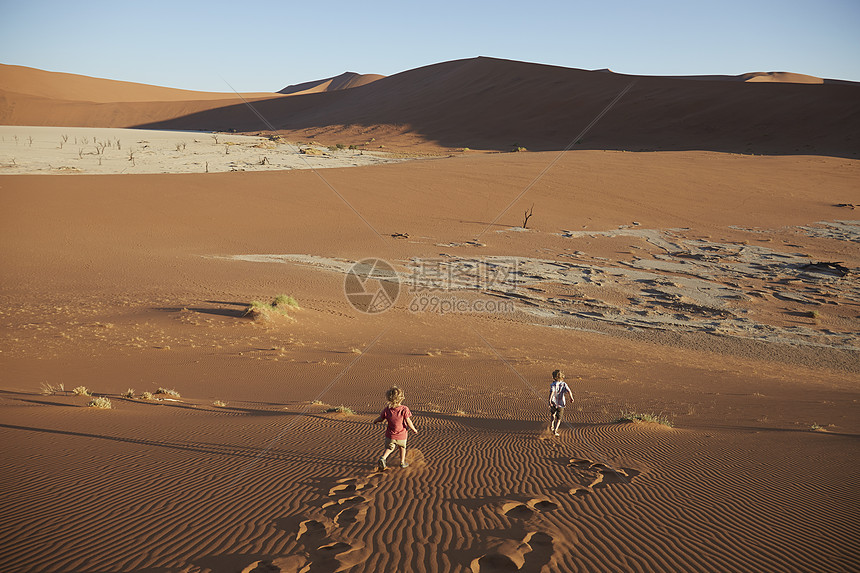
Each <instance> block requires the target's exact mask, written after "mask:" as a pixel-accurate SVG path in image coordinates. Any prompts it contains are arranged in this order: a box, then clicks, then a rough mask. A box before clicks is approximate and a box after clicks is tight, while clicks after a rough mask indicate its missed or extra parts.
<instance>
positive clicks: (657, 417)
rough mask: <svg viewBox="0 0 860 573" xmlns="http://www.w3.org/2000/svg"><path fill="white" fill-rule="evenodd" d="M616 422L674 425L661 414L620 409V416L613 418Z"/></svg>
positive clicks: (670, 426)
mask: <svg viewBox="0 0 860 573" xmlns="http://www.w3.org/2000/svg"><path fill="white" fill-rule="evenodd" d="M615 422H616V423H618V422H649V423H652V424H660V425H662V426H666V427H669V428H672V427H674V425H675V424H673V423H672V421H671V420H669V418H667V417H666V416H664V415H663V414H662V413H661V414H643V413H637V412H625V411H623V410H622V411H621V417H620V418H618V419H617V420H615Z"/></svg>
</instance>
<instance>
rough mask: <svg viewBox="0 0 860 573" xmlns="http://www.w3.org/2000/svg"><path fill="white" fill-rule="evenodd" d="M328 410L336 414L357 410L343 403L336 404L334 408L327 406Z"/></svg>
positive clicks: (352, 412) (351, 413)
mask: <svg viewBox="0 0 860 573" xmlns="http://www.w3.org/2000/svg"><path fill="white" fill-rule="evenodd" d="M326 412H332V413H335V414H350V415H354V414H355V410H353V409H352V408H350V407H349V406H344V405H343V404H341V405H340V406H335V407H334V408H327V409H326Z"/></svg>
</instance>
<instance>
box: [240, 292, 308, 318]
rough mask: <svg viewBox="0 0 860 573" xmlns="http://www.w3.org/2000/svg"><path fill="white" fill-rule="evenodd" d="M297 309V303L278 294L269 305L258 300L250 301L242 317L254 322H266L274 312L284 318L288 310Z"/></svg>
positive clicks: (288, 297)
mask: <svg viewBox="0 0 860 573" xmlns="http://www.w3.org/2000/svg"><path fill="white" fill-rule="evenodd" d="M297 308H299V303H298V302H297V301H296V299H295V298H293V297H291V296H288V295H285V294H279V295H278V296H276V297H275V299H274V300H273V301H272V302H270V303H265V302H261V301H259V300H255V301H251V304H250V305H248V308H247V310H245V314H244V316H247V317H249V318H252V319H254V320H267V319H270V318H271V317H272V313H274V312H276V313H278V314H282V315H284V316H286V315H287V311H288V310H289V309H297Z"/></svg>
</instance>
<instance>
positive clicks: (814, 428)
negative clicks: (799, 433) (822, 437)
mask: <svg viewBox="0 0 860 573" xmlns="http://www.w3.org/2000/svg"><path fill="white" fill-rule="evenodd" d="M809 429H810V430H812V431H813V432H823V431H824V429H825V428H824V426H819V425H818V424H812V425H811V426H809Z"/></svg>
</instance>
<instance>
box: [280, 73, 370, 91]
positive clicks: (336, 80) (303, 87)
mask: <svg viewBox="0 0 860 573" xmlns="http://www.w3.org/2000/svg"><path fill="white" fill-rule="evenodd" d="M384 77H385V76H381V75H379V74H357V73H355V72H344V73H342V74H340V75H339V76H335V77H333V78H326V79H324V80H315V81H311V82H304V83H301V84H293V85H289V86H287V87H285V88H284V89H282V90H278V93H279V94H290V95H297V94H309V93H318V92H333V91H338V90H345V89H349V88H357V87H358V86H363V85H366V84H369V83H371V82H375V81H376V80H381V79H382V78H384Z"/></svg>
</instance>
